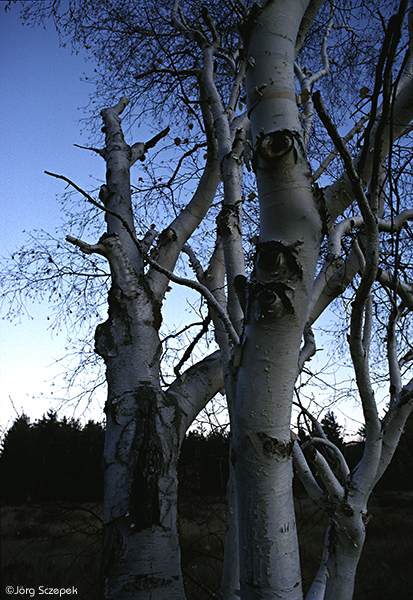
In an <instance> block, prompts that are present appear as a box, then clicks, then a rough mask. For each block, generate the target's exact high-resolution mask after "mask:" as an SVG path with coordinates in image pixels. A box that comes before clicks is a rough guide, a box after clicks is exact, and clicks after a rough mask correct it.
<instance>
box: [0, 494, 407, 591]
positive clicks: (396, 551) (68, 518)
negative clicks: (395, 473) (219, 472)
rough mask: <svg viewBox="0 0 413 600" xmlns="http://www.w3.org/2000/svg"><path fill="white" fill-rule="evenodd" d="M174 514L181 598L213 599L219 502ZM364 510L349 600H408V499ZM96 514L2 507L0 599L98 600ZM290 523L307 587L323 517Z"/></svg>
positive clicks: (304, 506)
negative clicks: (61, 594)
mask: <svg viewBox="0 0 413 600" xmlns="http://www.w3.org/2000/svg"><path fill="white" fill-rule="evenodd" d="M180 511H181V520H180V523H181V539H182V566H183V570H184V575H185V580H186V586H187V595H188V600H208V598H213V597H217V595H216V596H215V594H217V592H218V590H219V582H220V573H221V569H222V556H223V544H224V539H225V502H224V500H223V499H222V498H220V497H209V498H205V497H199V496H192V497H186V498H184V499H183V500H182V501H181V506H180ZM370 512H371V515H372V519H371V521H370V522H369V525H368V533H367V541H366V544H365V547H364V550H363V555H362V558H361V562H360V566H359V570H358V575H357V582H356V593H355V597H354V600H413V495H412V494H411V493H409V494H407V493H405V494H403V493H384V494H381V495H379V496H376V497H374V498H373V499H372V501H371V504H370ZM101 515H102V507H101V505H100V504H82V505H77V506H74V505H69V504H66V503H65V504H55V503H45V504H42V505H32V504H30V503H28V504H24V505H20V506H3V507H2V508H1V564H2V569H1V571H2V572H1V575H2V576H1V590H0V597H1V598H2V599H3V598H10V597H18V598H26V599H27V598H30V597H37V596H38V593H37V590H38V587H39V586H44V587H50V588H59V589H61V588H66V589H70V588H72V589H73V588H76V589H77V594H76V595H72V596H71V597H73V598H77V599H81V598H83V599H86V598H87V599H88V600H97V598H98V593H97V586H96V581H97V577H98V569H99V553H100V543H101ZM297 521H298V529H299V536H300V544H301V552H302V558H301V561H302V565H303V578H304V587H305V588H306V587H307V586H308V585H309V583H310V582H311V578H312V576H313V574H314V573H315V572H316V570H317V566H318V561H319V557H320V555H321V550H322V543H323V536H324V518H323V515H322V514H321V513H320V511H319V510H317V509H316V507H315V506H314V505H313V504H312V503H311V502H310V501H308V500H298V501H297ZM7 586H13V593H14V596H13V595H12V594H10V593H9V594H6V588H7ZM33 589H34V590H36V595H34V594H33V593H32V591H31V590H33ZM9 592H10V589H9ZM45 597H48V596H45ZM53 597H56V596H53ZM65 597H66V598H68V595H65ZM165 600H167V599H165Z"/></svg>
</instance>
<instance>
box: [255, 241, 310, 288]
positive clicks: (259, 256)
mask: <svg viewBox="0 0 413 600" xmlns="http://www.w3.org/2000/svg"><path fill="white" fill-rule="evenodd" d="M301 245H302V242H301V241H299V240H298V241H296V242H294V243H293V244H284V243H283V242H280V241H277V240H269V241H266V242H259V243H258V244H257V251H256V255H255V267H256V269H259V270H260V271H264V273H265V274H267V275H268V276H269V278H270V279H271V280H278V281H279V280H283V281H289V280H297V279H302V276H303V271H302V268H301V265H300V263H299V262H298V259H297V253H298V249H299V247H300V246H301Z"/></svg>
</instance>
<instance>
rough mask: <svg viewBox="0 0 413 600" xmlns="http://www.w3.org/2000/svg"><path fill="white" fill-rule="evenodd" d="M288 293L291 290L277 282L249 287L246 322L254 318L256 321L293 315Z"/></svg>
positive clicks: (255, 284)
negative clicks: (288, 314) (287, 314)
mask: <svg viewBox="0 0 413 600" xmlns="http://www.w3.org/2000/svg"><path fill="white" fill-rule="evenodd" d="M288 292H292V288H290V287H289V286H288V285H286V284H284V283H281V282H279V281H270V282H268V283H261V282H256V283H252V284H250V286H249V295H248V311H247V321H248V320H249V319H250V318H251V316H254V317H255V318H256V319H260V318H266V317H271V316H272V317H278V316H279V315H281V314H285V313H290V314H293V313H294V308H293V305H292V302H291V300H290V298H289V297H288V296H287V293H288Z"/></svg>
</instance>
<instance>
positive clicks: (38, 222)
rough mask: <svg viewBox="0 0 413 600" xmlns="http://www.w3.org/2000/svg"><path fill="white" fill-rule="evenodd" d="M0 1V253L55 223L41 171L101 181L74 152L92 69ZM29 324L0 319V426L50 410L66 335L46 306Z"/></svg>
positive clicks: (51, 193)
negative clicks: (56, 329)
mask: <svg viewBox="0 0 413 600" xmlns="http://www.w3.org/2000/svg"><path fill="white" fill-rule="evenodd" d="M5 6H6V2H0V115H1V118H0V145H1V154H0V156H1V161H0V172H1V182H2V193H1V213H2V216H3V218H2V219H1V220H0V255H1V256H4V255H5V254H8V253H10V252H11V251H13V250H15V249H16V248H17V247H18V246H20V245H22V244H23V243H24V241H25V239H26V235H25V233H23V232H24V230H26V231H31V230H33V229H40V228H42V229H45V230H47V231H50V232H53V231H54V229H55V228H56V227H57V226H59V224H60V219H61V216H60V205H59V202H58V199H57V195H58V194H59V193H61V192H62V191H63V189H64V185H63V182H61V181H58V180H55V179H52V178H51V177H48V176H47V175H45V174H44V171H45V170H49V171H53V172H55V173H61V174H65V175H66V176H67V177H69V178H71V179H72V180H75V181H76V182H78V183H79V185H84V186H85V187H87V186H88V184H89V183H90V177H91V176H92V177H94V178H95V181H96V179H103V177H104V163H103V161H102V159H100V157H98V156H97V155H94V154H92V153H90V152H87V151H85V150H80V149H78V148H76V147H74V144H75V143H78V144H86V141H85V139H84V137H85V136H83V137H82V135H81V133H80V132H81V126H80V125H79V119H81V118H82V116H83V114H84V113H83V111H82V110H81V108H82V107H84V106H86V105H87V103H88V95H89V93H90V92H91V91H92V89H91V87H90V85H88V84H87V83H83V82H82V81H81V77H82V74H83V73H87V72H90V71H92V70H93V66H92V64H91V63H86V62H85V59H84V57H82V56H79V55H74V54H71V51H70V49H69V48H59V39H58V36H57V33H56V32H55V30H54V28H53V25H52V24H50V25H49V26H48V27H47V28H46V29H43V28H42V27H35V28H32V27H31V26H27V25H24V26H23V25H22V24H21V21H20V20H19V7H18V6H13V7H12V8H11V10H10V11H7V12H5V11H4V7H5ZM29 311H30V313H31V315H32V316H33V320H30V319H28V318H23V319H22V321H21V322H20V323H15V324H10V323H8V322H5V321H4V320H2V321H1V322H0V328H1V329H0V426H1V428H5V427H7V426H8V425H10V424H11V422H12V420H13V419H14V418H15V416H16V413H15V411H14V409H13V406H12V404H11V401H10V400H9V398H11V399H12V401H13V403H14V405H15V407H16V409H17V411H18V412H19V413H20V412H21V411H22V410H24V412H25V413H27V414H28V415H29V416H30V417H31V419H32V420H34V419H36V418H39V417H41V416H42V414H43V413H44V412H45V411H47V409H48V408H50V406H51V405H50V402H49V397H50V396H51V393H52V392H53V389H54V386H52V385H51V382H50V380H51V379H52V378H53V377H54V376H56V375H57V374H58V373H59V372H60V370H61V366H60V367H57V366H55V367H48V365H51V364H53V362H54V359H56V358H59V357H61V356H62V354H63V344H64V342H65V338H64V335H60V336H56V334H54V333H52V332H51V331H50V330H48V321H47V312H48V311H47V306H42V305H38V304H33V305H30V306H29Z"/></svg>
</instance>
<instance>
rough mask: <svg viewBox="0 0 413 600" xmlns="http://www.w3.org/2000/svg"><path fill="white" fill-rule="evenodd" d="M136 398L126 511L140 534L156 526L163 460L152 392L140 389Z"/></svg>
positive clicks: (147, 389)
mask: <svg viewBox="0 0 413 600" xmlns="http://www.w3.org/2000/svg"><path fill="white" fill-rule="evenodd" d="M136 396H137V397H136V400H137V406H138V411H137V416H136V421H137V424H136V431H135V436H134V440H133V442H132V448H131V463H132V465H131V468H132V473H131V479H132V481H131V490H130V505H129V511H130V515H131V517H132V520H133V522H134V523H135V525H136V530H137V531H141V530H142V529H147V528H149V527H151V526H152V525H160V507H159V479H160V476H161V473H162V471H163V470H164V459H163V451H162V443H161V440H160V438H159V435H158V432H157V430H156V408H155V407H156V391H155V390H153V389H152V388H151V387H150V386H149V385H143V386H141V387H140V389H139V391H138V392H137V394H136ZM133 459H134V461H133ZM133 462H134V464H133Z"/></svg>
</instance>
